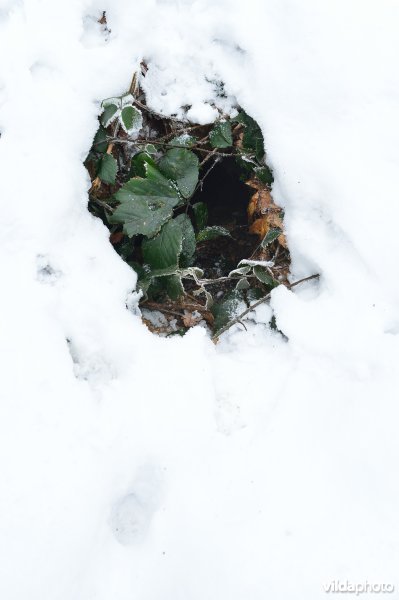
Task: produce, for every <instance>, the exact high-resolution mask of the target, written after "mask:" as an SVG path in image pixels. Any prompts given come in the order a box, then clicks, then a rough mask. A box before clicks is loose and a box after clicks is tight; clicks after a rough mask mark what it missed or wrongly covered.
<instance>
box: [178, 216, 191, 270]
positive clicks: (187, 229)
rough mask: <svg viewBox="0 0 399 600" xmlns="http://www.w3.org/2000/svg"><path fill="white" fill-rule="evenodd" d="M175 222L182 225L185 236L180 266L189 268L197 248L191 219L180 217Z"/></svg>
mask: <svg viewBox="0 0 399 600" xmlns="http://www.w3.org/2000/svg"><path fill="white" fill-rule="evenodd" d="M174 221H175V222H176V223H178V224H179V225H180V227H181V230H182V234H183V239H182V252H181V257H180V266H181V267H183V268H184V267H189V266H190V265H191V264H192V261H193V256H194V254H195V248H196V242H195V233H194V227H193V225H192V223H191V219H190V218H189V217H188V216H187V215H185V214H183V215H178V216H177V217H176V218H175V219H174Z"/></svg>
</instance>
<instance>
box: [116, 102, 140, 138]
mask: <svg viewBox="0 0 399 600" xmlns="http://www.w3.org/2000/svg"><path fill="white" fill-rule="evenodd" d="M121 125H122V127H123V129H124V130H125V131H126V133H127V134H129V135H132V134H133V133H138V132H139V131H140V129H141V128H142V126H143V115H142V114H141V111H140V110H139V109H138V108H136V107H135V106H132V105H131V104H127V105H126V106H124V107H123V108H122V112H121Z"/></svg>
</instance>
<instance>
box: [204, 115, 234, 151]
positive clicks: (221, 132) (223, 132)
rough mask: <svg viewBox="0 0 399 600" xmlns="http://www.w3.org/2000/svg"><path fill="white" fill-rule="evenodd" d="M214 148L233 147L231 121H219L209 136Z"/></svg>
mask: <svg viewBox="0 0 399 600" xmlns="http://www.w3.org/2000/svg"><path fill="white" fill-rule="evenodd" d="M209 140H210V142H211V145H212V147H213V148H229V147H230V146H232V145H233V136H232V133H231V124H230V122H229V121H219V122H218V123H216V125H215V127H214V128H213V129H212V131H211V132H210V134H209Z"/></svg>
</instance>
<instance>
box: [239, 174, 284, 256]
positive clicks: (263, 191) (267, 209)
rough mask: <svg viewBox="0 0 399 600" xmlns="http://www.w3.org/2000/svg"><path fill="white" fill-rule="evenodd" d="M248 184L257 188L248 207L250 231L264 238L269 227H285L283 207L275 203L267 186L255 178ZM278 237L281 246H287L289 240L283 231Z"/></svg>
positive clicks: (247, 182)
mask: <svg viewBox="0 0 399 600" xmlns="http://www.w3.org/2000/svg"><path fill="white" fill-rule="evenodd" d="M246 184H247V185H249V186H250V187H251V188H253V189H255V190H256V192H255V193H254V194H252V196H251V199H250V201H249V203H248V208H247V214H248V222H249V224H250V227H249V231H250V233H254V234H256V235H258V236H259V237H260V238H261V239H263V238H264V237H265V235H266V234H267V232H268V231H269V229H274V228H275V227H279V228H280V229H283V220H282V218H281V208H280V207H279V206H277V204H275V202H274V200H273V197H272V195H271V193H270V190H269V189H268V188H267V186H266V185H265V184H263V183H261V182H260V181H259V180H258V179H255V178H252V179H248V181H246ZM277 239H278V241H279V243H280V244H281V246H283V247H284V248H287V241H286V239H285V235H284V234H283V233H282V234H281V235H279V237H278V238H277Z"/></svg>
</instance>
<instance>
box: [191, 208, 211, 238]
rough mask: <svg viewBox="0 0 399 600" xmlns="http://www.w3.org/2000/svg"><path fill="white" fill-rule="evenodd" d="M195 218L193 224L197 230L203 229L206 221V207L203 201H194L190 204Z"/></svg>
mask: <svg viewBox="0 0 399 600" xmlns="http://www.w3.org/2000/svg"><path fill="white" fill-rule="evenodd" d="M192 208H193V212H194V218H195V224H196V226H197V229H198V231H201V229H204V228H205V227H206V224H207V222H208V207H207V205H206V204H205V202H196V203H195V204H193V206H192Z"/></svg>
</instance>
